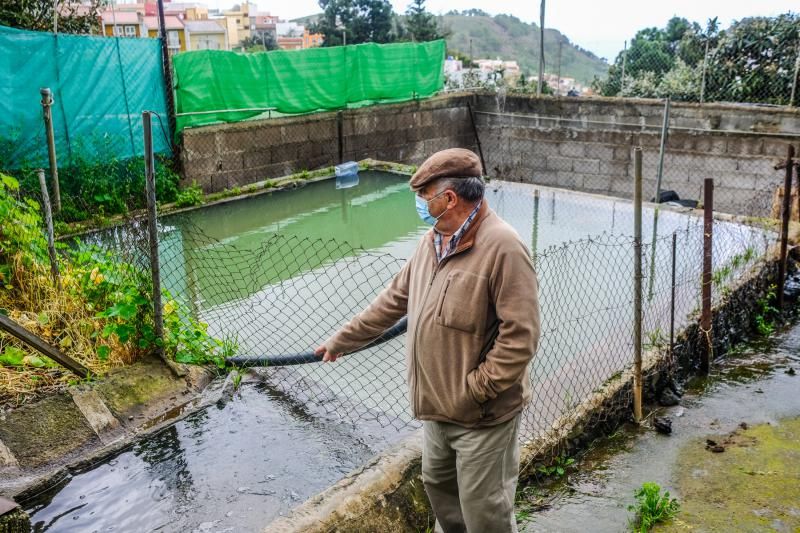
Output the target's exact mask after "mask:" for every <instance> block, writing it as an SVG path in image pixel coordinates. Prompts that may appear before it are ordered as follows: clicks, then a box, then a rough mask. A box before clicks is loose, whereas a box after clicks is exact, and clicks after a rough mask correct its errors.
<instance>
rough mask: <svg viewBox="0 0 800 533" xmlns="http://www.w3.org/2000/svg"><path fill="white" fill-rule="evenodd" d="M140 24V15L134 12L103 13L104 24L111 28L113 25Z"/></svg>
mask: <svg viewBox="0 0 800 533" xmlns="http://www.w3.org/2000/svg"><path fill="white" fill-rule="evenodd" d="M115 22H116V24H139V14H138V13H134V12H132V11H122V12H119V11H117V12H116V13H114V12H112V11H110V10H109V11H103V24H105V25H107V26H110V25H112V24H114V23H115Z"/></svg>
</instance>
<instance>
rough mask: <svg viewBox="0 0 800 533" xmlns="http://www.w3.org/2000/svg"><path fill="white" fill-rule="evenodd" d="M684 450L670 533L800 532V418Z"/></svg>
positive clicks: (692, 445) (743, 430)
mask: <svg viewBox="0 0 800 533" xmlns="http://www.w3.org/2000/svg"><path fill="white" fill-rule="evenodd" d="M709 438H710V439H713V440H715V441H716V442H717V443H719V444H722V445H723V446H724V447H725V451H724V452H723V453H711V452H710V451H708V450H706V449H705V440H699V441H694V442H692V443H690V444H689V445H687V446H686V447H685V449H684V450H682V453H681V457H680V459H679V463H678V467H677V471H678V472H679V473H680V474H679V477H678V486H677V489H678V492H679V493H680V499H681V505H682V509H681V513H680V514H679V516H678V518H677V519H676V520H675V522H674V523H673V524H672V525H670V526H668V527H667V528H665V529H666V530H668V531H684V530H687V529H691V530H693V531H765V530H776V531H797V530H800V418H794V419H787V420H782V421H780V423H778V424H775V425H770V424H764V425H760V426H754V427H752V428H748V429H739V430H737V431H735V432H733V433H731V434H729V435H727V436H718V437H716V436H710V437H709Z"/></svg>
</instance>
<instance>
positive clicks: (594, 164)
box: [572, 159, 600, 174]
mask: <svg viewBox="0 0 800 533" xmlns="http://www.w3.org/2000/svg"><path fill="white" fill-rule="evenodd" d="M572 169H573V171H575V172H577V173H579V174H597V173H598V172H600V161H599V160H598V159H575V160H574V161H573V162H572Z"/></svg>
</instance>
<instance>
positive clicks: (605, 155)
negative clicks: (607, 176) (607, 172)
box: [584, 143, 614, 161]
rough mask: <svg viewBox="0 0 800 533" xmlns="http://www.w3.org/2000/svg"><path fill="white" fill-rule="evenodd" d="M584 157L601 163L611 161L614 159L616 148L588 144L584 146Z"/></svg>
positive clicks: (606, 145)
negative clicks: (598, 160)
mask: <svg viewBox="0 0 800 533" xmlns="http://www.w3.org/2000/svg"><path fill="white" fill-rule="evenodd" d="M584 146H585V149H584V155H585V156H586V157H591V158H593V159H600V160H601V161H611V160H612V159H614V146H613V145H608V144H599V143H587V144H585V145H584Z"/></svg>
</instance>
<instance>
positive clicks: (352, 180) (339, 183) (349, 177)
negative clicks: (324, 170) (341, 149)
mask: <svg viewBox="0 0 800 533" xmlns="http://www.w3.org/2000/svg"><path fill="white" fill-rule="evenodd" d="M335 169H336V188H337V189H349V188H350V187H355V186H356V185H358V163H356V162H355V161H347V162H345V163H342V164H341V165H336V167H335Z"/></svg>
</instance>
